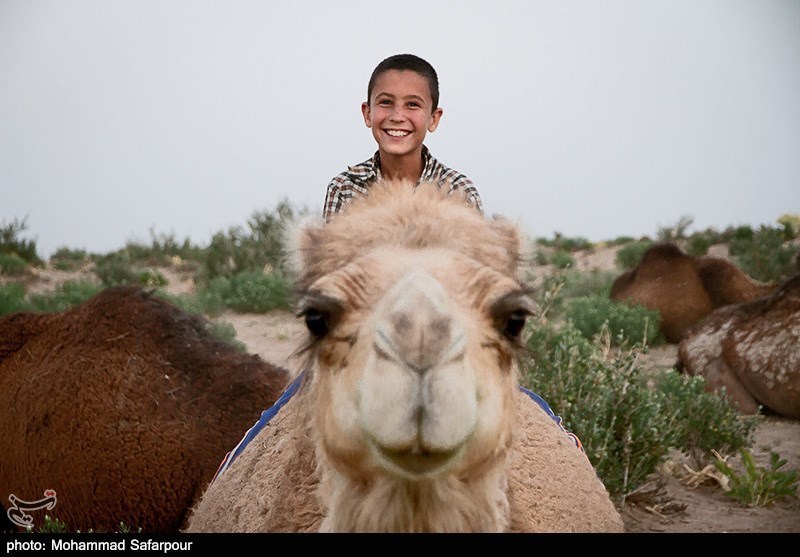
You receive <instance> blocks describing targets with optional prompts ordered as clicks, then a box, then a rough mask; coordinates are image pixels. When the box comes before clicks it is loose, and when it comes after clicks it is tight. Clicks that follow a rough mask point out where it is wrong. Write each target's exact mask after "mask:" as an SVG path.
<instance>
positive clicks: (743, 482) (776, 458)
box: [714, 449, 798, 507]
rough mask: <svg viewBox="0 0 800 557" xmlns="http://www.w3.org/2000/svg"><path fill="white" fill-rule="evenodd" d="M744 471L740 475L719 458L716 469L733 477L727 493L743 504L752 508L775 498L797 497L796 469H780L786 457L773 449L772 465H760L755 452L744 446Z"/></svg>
mask: <svg viewBox="0 0 800 557" xmlns="http://www.w3.org/2000/svg"><path fill="white" fill-rule="evenodd" d="M740 454H741V456H742V464H743V465H744V471H743V472H742V473H741V474H738V473H737V472H736V471H735V470H734V469H733V468H732V467H731V466H730V465H729V464H728V463H727V462H726V461H725V460H723V459H717V460H716V461H715V462H714V464H715V466H716V467H717V469H718V470H719V471H720V472H722V473H723V474H725V475H726V476H727V477H728V478H729V480H730V489H729V490H728V491H726V492H725V494H726V495H727V496H728V497H731V498H733V499H735V500H737V501H739V502H740V503H742V504H743V505H747V506H751V507H765V506H769V505H771V504H772V503H774V502H775V501H778V500H781V499H788V498H794V497H797V481H798V480H797V470H796V469H794V470H790V471H788V472H787V471H784V470H781V468H783V466H784V465H785V464H786V460H785V459H782V458H781V457H780V455H779V454H778V453H776V452H774V451H770V459H769V468H764V467H760V466H759V467H757V466H756V464H755V462H754V461H753V455H751V454H750V452H749V451H747V450H745V449H742V450H741V451H740Z"/></svg>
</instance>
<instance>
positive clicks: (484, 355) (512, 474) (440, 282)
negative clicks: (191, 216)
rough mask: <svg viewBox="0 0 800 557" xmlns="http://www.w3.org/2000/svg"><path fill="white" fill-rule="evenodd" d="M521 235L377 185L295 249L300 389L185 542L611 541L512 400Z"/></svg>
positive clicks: (570, 461) (403, 189)
mask: <svg viewBox="0 0 800 557" xmlns="http://www.w3.org/2000/svg"><path fill="white" fill-rule="evenodd" d="M520 244H521V234H520V232H519V230H518V229H517V228H516V227H515V226H513V225H511V224H510V223H507V222H503V221H499V220H494V221H490V220H487V219H484V218H483V217H482V216H481V215H480V214H478V213H477V212H476V211H475V210H474V209H473V208H471V207H469V206H467V205H466V203H465V202H464V200H463V199H461V198H459V197H457V195H456V194H454V195H451V196H446V195H444V194H443V193H442V192H440V191H439V190H438V189H437V188H436V187H435V186H433V185H430V184H423V185H420V186H419V187H417V188H416V189H414V188H412V187H411V186H409V185H407V184H378V185H375V186H374V189H373V190H372V191H371V192H370V195H369V196H366V197H365V198H363V199H359V200H357V201H355V202H353V203H352V205H350V206H348V208H347V209H346V210H345V212H343V213H342V214H340V215H339V216H337V218H336V219H334V220H333V221H332V222H331V223H329V224H327V225H325V226H321V225H319V226H316V225H311V224H307V225H306V226H305V227H302V228H301V229H300V230H299V234H298V236H297V249H296V252H295V253H296V255H297V258H298V262H297V279H296V284H297V287H298V289H299V293H300V302H299V311H300V313H301V314H302V315H304V316H305V319H306V323H307V325H308V329H309V337H310V338H309V342H308V346H307V350H308V352H309V359H308V364H307V367H306V374H307V375H305V382H304V384H303V385H302V386H301V387H300V390H299V392H298V394H297V395H295V397H294V398H292V399H291V400H290V401H289V403H288V404H287V405H286V406H285V407H284V408H283V409H282V410H281V411H280V412H279V413H278V415H277V416H276V418H274V420H273V421H272V422H270V423H269V427H266V428H264V429H262V430H261V431H260V432H259V433H258V435H256V437H255V438H254V439H253V441H252V442H251V443H249V444H248V445H247V447H246V448H245V449H244V450H243V451H242V453H241V455H240V456H239V457H238V459H237V460H235V461H234V462H233V464H232V465H231V466H230V468H228V469H227V470H226V471H224V472H223V473H222V474H221V475H219V476H218V477H217V478H216V480H215V481H214V482H213V483H212V484H211V485H210V486H209V489H208V490H207V492H206V493H205V495H204V496H203V498H202V500H201V501H200V503H199V504H198V505H197V507H196V508H195V510H194V512H193V513H192V516H191V517H190V520H189V528H188V531H190V532H206V531H223V532H256V531H261V532H267V531H338V532H380V531H402V532H425V531H438V532H444V531H446V532H471V531H481V532H485V531H488V532H500V531H616V532H619V531H622V530H623V525H622V521H621V519H620V516H619V514H618V513H617V510H616V509H615V507H614V505H613V504H612V502H611V499H610V497H609V495H608V493H607V491H606V490H605V487H604V486H603V484H602V483H601V482H600V480H599V479H598V477H597V475H596V474H595V472H594V469H593V468H592V466H591V464H590V462H589V460H588V459H587V457H586V455H585V454H584V453H583V452H582V451H581V450H580V449H579V448H578V447H577V446H576V445H575V444H574V443H573V442H572V440H571V438H570V437H569V436H568V435H567V434H566V433H565V432H564V430H563V429H561V428H560V426H558V425H557V424H556V423H555V422H554V421H553V420H552V419H551V417H550V416H548V414H546V413H545V412H544V411H543V410H542V409H541V408H540V407H539V406H537V405H536V404H535V403H533V402H532V401H531V400H530V398H528V397H527V396H526V395H525V394H523V393H522V392H521V391H520V390H519V388H518V383H517V381H518V379H519V378H518V365H517V358H516V356H517V354H518V347H517V345H518V344H519V343H520V338H519V337H520V335H521V332H522V329H523V325H524V322H525V316H526V314H528V313H529V312H530V311H531V309H532V301H531V300H530V298H529V296H528V290H527V289H526V287H525V286H524V285H523V284H522V283H521V282H520V280H519V275H520V256H521V247H520Z"/></svg>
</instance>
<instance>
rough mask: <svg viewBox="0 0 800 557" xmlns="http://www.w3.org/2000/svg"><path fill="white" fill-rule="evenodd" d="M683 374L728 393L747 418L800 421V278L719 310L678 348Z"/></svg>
mask: <svg viewBox="0 0 800 557" xmlns="http://www.w3.org/2000/svg"><path fill="white" fill-rule="evenodd" d="M678 358H679V362H678V369H681V370H682V371H684V372H685V373H688V374H689V375H702V376H703V377H704V378H705V379H706V388H707V390H709V391H714V390H717V389H721V388H723V387H724V388H725V390H726V391H727V393H728V395H730V397H731V398H732V399H733V400H734V401H735V402H736V403H737V404H738V405H739V409H740V410H741V411H742V412H743V413H747V414H755V413H758V411H759V406H764V407H765V408H766V409H767V410H769V411H771V412H775V413H777V414H780V415H783V416H787V417H790V418H800V274H798V275H795V276H794V277H792V278H790V279H789V280H787V281H786V282H785V283H783V285H781V286H780V288H778V289H777V290H776V291H775V292H773V293H772V294H769V295H767V296H764V297H762V298H758V299H756V300H752V301H749V302H743V303H740V304H734V305H729V306H726V307H723V308H719V309H717V310H715V311H714V312H713V313H711V315H709V316H708V317H706V318H705V319H704V320H703V321H701V322H700V323H698V324H696V325H694V326H693V327H690V328H689V329H688V330H687V331H686V335H685V336H684V338H683V340H682V341H681V343H680V345H679V346H678Z"/></svg>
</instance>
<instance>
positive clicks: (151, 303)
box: [0, 287, 288, 532]
mask: <svg viewBox="0 0 800 557" xmlns="http://www.w3.org/2000/svg"><path fill="white" fill-rule="evenodd" d="M287 382H288V374H287V372H286V371H285V370H283V369H280V368H277V367H274V366H272V365H270V364H268V363H265V362H264V361H263V360H261V359H260V358H259V357H258V356H254V355H248V354H243V353H240V352H239V351H237V350H236V349H235V348H233V347H232V346H231V345H229V344H226V343H224V342H222V341H220V340H217V339H216V338H214V337H213V336H212V335H211V334H210V333H209V332H208V329H207V323H206V322H205V321H204V320H202V319H201V318H199V317H196V316H190V315H189V314H187V313H185V312H183V311H182V310H180V309H178V308H177V307H175V306H174V305H172V304H170V303H168V302H166V301H164V300H161V299H159V298H157V297H154V296H152V295H151V294H150V293H148V292H145V291H143V290H142V289H139V288H134V287H116V288H109V289H107V290H105V291H103V292H101V293H99V294H98V295H97V296H95V297H94V298H92V299H90V300H88V301H87V302H85V303H83V304H82V305H80V306H77V307H75V308H73V309H70V310H67V311H64V312H62V313H54V314H38V315H37V314H13V315H7V316H5V317H0V407H2V408H3V409H4V410H3V412H2V413H1V414H0V445H2V446H1V447H0V453H2V455H3V456H2V458H0V498H2V503H3V504H4V505H5V506H6V508H7V509H8V510H9V512H15V513H16V516H17V518H20V517H22V518H24V516H27V517H28V519H30V520H34V523H33V526H36V525H39V524H40V523H41V520H42V519H43V517H44V512H47V514H49V515H50V516H54V517H56V518H58V519H60V520H62V521H63V522H64V523H65V524H66V525H67V528H69V529H70V531H76V530H80V531H83V532H85V531H88V530H89V529H94V530H95V531H106V532H110V531H116V530H118V529H119V527H120V522H122V523H124V524H126V525H127V526H129V527H132V528H139V527H140V528H142V530H143V531H144V532H177V531H179V530H180V528H181V527H182V526H183V525H184V521H185V516H186V514H187V510H188V509H189V508H190V507H191V506H192V505H193V504H194V503H195V501H196V500H197V498H198V496H199V495H200V494H201V493H202V491H203V490H204V488H205V486H206V484H207V483H208V481H209V479H210V478H211V476H213V473H214V471H215V470H216V468H217V466H218V465H219V463H220V462H221V461H222V459H223V458H224V457H225V454H226V452H227V451H228V450H229V449H230V448H231V447H232V446H233V445H234V444H235V443H236V441H237V440H238V439H239V438H241V434H242V431H244V430H246V429H247V428H248V427H250V426H251V425H252V424H253V422H255V421H256V420H257V419H258V417H259V415H260V413H261V411H262V410H263V409H264V408H266V407H268V406H269V405H270V404H272V403H273V402H274V401H275V400H276V399H277V397H278V396H279V394H280V392H281V391H282V390H283V388H284V387H285V385H286V384H287ZM46 490H54V491H55V506H54V507H52V508H51V509H49V510H46V511H41V512H40V511H36V512H33V511H32V512H25V511H24V507H25V504H26V502H28V503H29V502H32V501H36V500H40V499H42V498H43V494H44V492H45V491H46ZM9 498H12V499H9ZM14 501H17V502H16V503H14ZM20 501H21V502H22V503H20ZM15 507H18V508H17V510H16V511H14V508H15ZM20 509H22V512H20ZM17 524H19V522H17Z"/></svg>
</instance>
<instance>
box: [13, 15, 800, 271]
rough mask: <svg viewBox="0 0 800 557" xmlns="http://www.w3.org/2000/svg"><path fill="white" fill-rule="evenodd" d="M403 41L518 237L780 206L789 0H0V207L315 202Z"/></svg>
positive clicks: (107, 226)
mask: <svg viewBox="0 0 800 557" xmlns="http://www.w3.org/2000/svg"><path fill="white" fill-rule="evenodd" d="M401 52H411V53H414V54H417V55H420V56H422V57H423V58H425V59H427V60H428V61H429V62H431V63H432V64H433V65H434V67H435V68H436V69H437V71H438V73H439V79H440V87H441V100H440V105H441V106H442V107H443V108H444V116H443V117H442V121H441V124H440V126H439V129H438V130H436V132H435V133H433V134H429V135H428V138H427V140H426V144H427V145H428V147H429V148H430V149H431V152H432V153H433V155H434V156H435V157H437V158H438V159H439V160H440V161H442V162H443V163H444V164H446V165H448V166H450V167H452V168H455V169H458V170H459V171H461V172H463V173H464V174H466V175H467V176H469V177H470V178H472V179H473V181H474V182H475V184H476V186H477V187H478V190H479V192H480V194H481V197H482V199H483V203H484V207H485V209H486V212H487V213H488V214H493V213H500V214H503V215H505V216H507V217H511V218H513V219H516V220H519V221H520V222H521V223H522V224H523V226H524V228H525V230H526V231H527V232H528V233H529V234H530V235H532V236H534V237H539V236H547V237H552V235H553V234H554V233H555V232H560V233H562V234H564V235H567V236H572V237H574V236H582V237H585V238H588V239H590V240H593V241H601V240H609V239H613V238H616V237H618V236H623V235H626V236H640V235H651V236H653V235H655V233H656V232H657V230H658V229H659V228H660V227H665V226H671V225H674V224H675V223H677V222H678V220H679V219H680V218H681V217H682V216H691V217H692V218H693V219H694V224H693V226H692V227H691V228H690V231H694V230H700V229H704V228H706V227H714V228H717V229H719V230H721V229H724V228H725V227H727V226H730V225H739V224H750V225H753V226H757V225H761V224H768V225H773V224H775V221H776V219H777V218H778V217H780V216H781V215H782V214H784V213H798V212H800V0H664V1H661V0H648V1H645V0H640V1H632V0H547V1H544V0H540V1H532V0H490V1H464V0H461V1H456V0H453V1H447V0H424V1H415V0H405V1H403V2H388V3H384V2H374V1H361V0H336V1H322V0H318V1H308V0H305V1H304V0H292V1H281V2H269V1H255V0H239V1H229V0H226V1H199V0H155V1H149V0H136V1H134V0H126V1H122V0H120V1H114V0H52V1H44V0H0V224H6V223H9V222H11V221H12V220H14V219H21V218H25V217H26V218H27V224H28V228H29V230H28V233H27V236H26V237H29V238H33V239H36V240H37V242H38V247H39V253H40V255H42V256H44V257H48V256H49V255H51V254H52V252H53V251H55V250H56V249H57V248H59V247H62V246H66V247H70V248H73V249H85V250H88V251H90V252H94V253H106V252H108V251H112V250H116V249H118V248H121V247H123V246H124V244H125V243H126V242H128V241H144V242H148V243H149V240H150V232H151V231H154V232H155V233H156V234H173V235H175V236H176V238H177V239H178V240H183V239H184V238H190V239H191V240H192V241H194V242H196V243H198V244H200V245H206V244H207V242H208V240H209V239H210V238H211V236H212V234H214V233H215V232H219V231H222V230H226V229H228V228H229V227H231V226H235V225H244V224H245V223H246V221H247V219H248V217H250V216H251V215H252V214H253V213H254V212H255V211H260V210H272V209H273V208H274V207H275V205H276V204H277V203H278V201H279V200H281V199H284V198H286V199H288V200H289V201H290V202H291V203H292V204H294V205H296V206H297V207H303V206H305V207H307V208H309V209H310V210H312V211H315V212H321V208H322V203H323V200H324V197H325V189H326V185H327V183H328V182H329V181H330V179H331V178H332V177H333V176H334V175H336V174H338V173H339V172H341V171H343V170H344V169H345V168H346V167H347V166H348V165H352V164H356V163H358V162H361V161H363V160H365V159H367V158H369V157H370V156H371V155H372V154H373V153H374V151H375V149H376V145H375V143H374V141H373V139H372V135H371V133H370V131H369V130H368V129H367V128H366V127H365V126H364V123H363V120H362V118H361V113H360V104H361V102H362V101H363V100H365V97H366V86H367V81H368V79H369V75H370V73H371V72H372V69H373V68H374V67H375V65H376V64H377V63H378V62H380V61H381V60H382V59H384V58H386V57H387V56H390V55H392V54H397V53H401Z"/></svg>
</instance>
